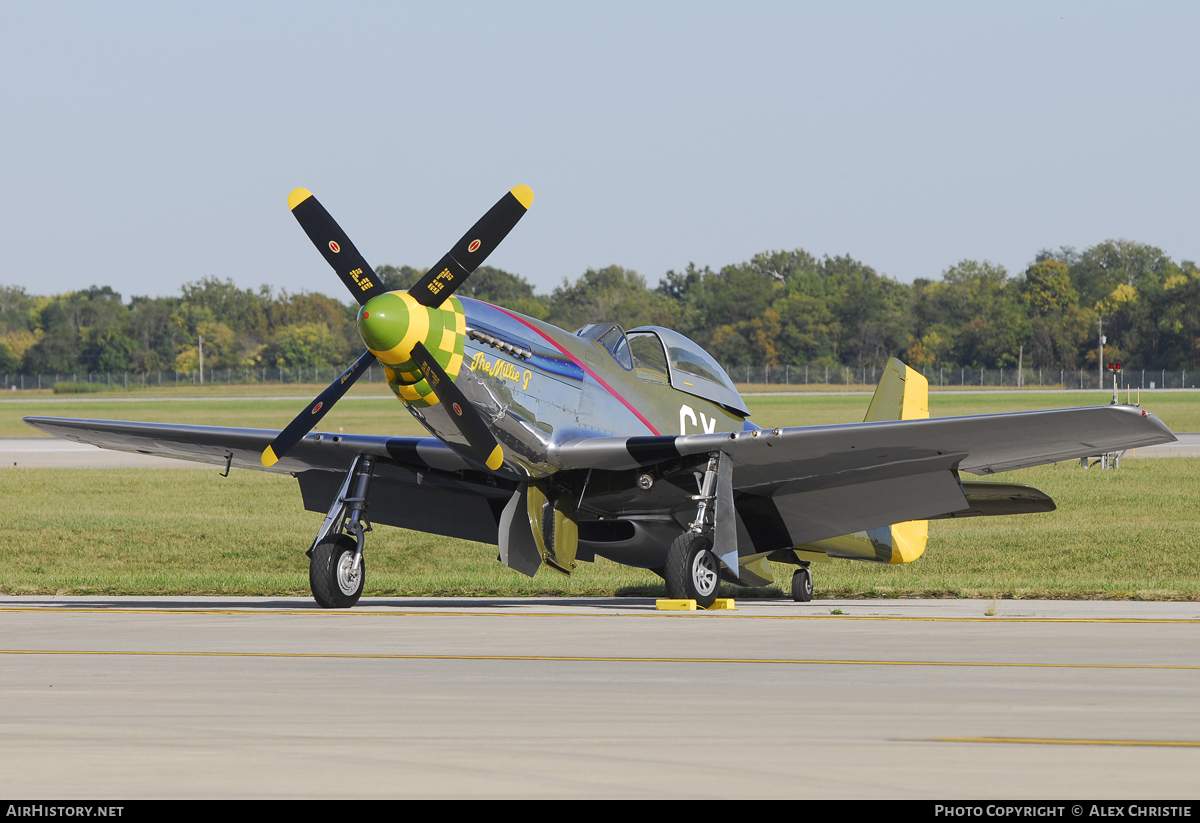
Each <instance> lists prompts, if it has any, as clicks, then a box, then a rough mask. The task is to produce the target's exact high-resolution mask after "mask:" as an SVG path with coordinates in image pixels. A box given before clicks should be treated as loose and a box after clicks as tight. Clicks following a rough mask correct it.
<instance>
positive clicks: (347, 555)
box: [337, 552, 362, 596]
mask: <svg viewBox="0 0 1200 823" xmlns="http://www.w3.org/2000/svg"><path fill="white" fill-rule="evenodd" d="M360 580H362V566H359V567H358V568H357V569H356V568H354V552H342V556H341V557H339V558H338V563H337V584H338V588H339V589H341V590H342V594H344V595H346V596H351V595H353V594H354V593H355V592H357V591H358V584H359V581H360Z"/></svg>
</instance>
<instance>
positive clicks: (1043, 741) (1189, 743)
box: [919, 737, 1200, 749]
mask: <svg viewBox="0 0 1200 823" xmlns="http://www.w3.org/2000/svg"><path fill="white" fill-rule="evenodd" d="M919 742H923V743H925V742H928V743H1029V744H1034V745H1040V746H1170V747H1176V748H1189V749H1200V741H1196V740H1076V739H1073V738H1060V737H933V738H926V739H924V740H920V741H919Z"/></svg>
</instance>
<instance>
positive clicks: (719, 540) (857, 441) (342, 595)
mask: <svg viewBox="0 0 1200 823" xmlns="http://www.w3.org/2000/svg"><path fill="white" fill-rule="evenodd" d="M532 202H533V192H532V191H531V190H530V189H529V188H528V187H527V186H517V187H516V188H514V189H512V190H511V191H509V192H508V193H507V194H505V195H504V197H502V198H501V199H500V201H499V202H498V203H496V205H495V206H493V207H492V209H491V210H490V211H488V213H487V214H485V215H484V216H483V218H482V219H480V221H479V222H478V223H476V224H475V225H474V226H473V227H472V228H471V230H470V231H468V232H467V233H466V234H465V235H463V237H462V239H461V240H459V241H458V243H457V244H456V245H455V246H454V247H453V248H451V249H450V251H449V252H448V253H447V254H446V255H445V256H444V257H443V258H442V259H441V260H439V261H438V263H437V264H436V265H435V266H433V267H432V268H431V269H429V271H428V273H427V274H426V275H425V276H424V277H423V278H422V279H421V281H420V282H419V283H417V284H416V285H415V286H413V287H412V288H411V289H409V290H408V291H407V292H400V291H388V290H387V289H386V288H384V287H383V285H381V284H380V283H379V281H378V278H377V277H376V276H375V273H374V269H373V268H372V267H371V266H370V265H369V264H368V263H367V261H366V260H365V259H364V258H363V256H362V254H360V253H359V251H358V249H356V248H355V246H354V244H353V243H352V242H351V241H350V238H349V237H347V236H346V234H345V232H343V231H342V229H341V227H340V226H338V224H337V223H336V222H335V221H334V219H333V218H332V217H331V216H330V215H329V213H328V212H327V211H326V210H325V208H324V207H323V206H322V205H321V204H320V203H319V202H318V201H317V199H316V198H315V197H313V196H312V194H311V193H310V192H309V191H307V190H306V189H296V190H295V191H293V192H292V193H291V195H290V196H289V197H288V206H289V207H290V208H291V210H292V214H293V215H294V216H295V217H296V220H297V221H298V222H299V223H300V226H301V227H302V228H303V229H304V231H305V233H306V234H307V235H308V236H309V239H310V240H312V242H313V244H314V245H315V246H316V247H317V249H318V251H320V252H321V254H322V256H324V258H325V260H326V261H327V262H328V263H329V265H330V266H331V267H333V269H334V271H335V272H337V274H338V276H339V277H340V278H341V280H342V282H343V283H344V284H345V286H346V288H347V289H349V291H350V293H351V294H353V295H354V297H355V299H356V300H357V301H358V302H359V304H360V305H361V307H360V309H359V312H358V320H357V323H358V332H359V335H360V336H361V338H362V341H363V343H364V344H365V345H366V348H367V350H366V352H364V353H363V354H362V356H361V357H359V358H358V360H357V361H355V363H354V364H353V365H352V366H350V368H348V369H346V371H345V372H344V373H343V374H342V375H341V376H340V377H339V378H338V379H337V380H335V381H334V382H333V384H332V385H330V386H329V388H327V389H325V391H323V392H322V393H321V394H320V395H319V396H318V397H317V398H316V399H315V400H314V401H313V403H312V404H311V405H309V406H308V407H307V408H305V410H304V411H302V412H301V413H300V414H299V416H297V417H296V419H295V420H293V421H292V422H291V424H289V425H288V427H287V428H285V429H283V430H282V431H267V430H261V429H242V428H224V427H215V426H173V425H165V424H156V423H136V422H126V421H113V420H74V419H63V418H50V417H26V418H25V420H26V421H27V422H28V423H30V424H31V425H33V426H36V427H37V428H39V429H41V430H43V431H46V432H48V433H50V434H53V435H57V436H59V437H64V438H67V439H71V440H77V441H81V442H85V443H93V444H95V445H97V446H102V447H104V448H108V449H120V450H124V451H134V452H139V453H142V454H153V455H161V456H165V457H177V458H182V459H186V460H197V461H202V462H209V463H215V464H218V465H221V464H224V465H225V467H226V470H227V471H228V469H229V468H230V467H238V468H245V469H258V470H265V471H273V472H283V473H288V474H291V475H293V476H294V477H296V478H297V480H298V481H299V483H300V492H301V494H302V495H303V498H304V506H305V508H306V509H308V510H310V511H325V512H328V514H327V516H326V518H325V522H324V524H323V525H322V526H321V529H320V531H318V533H317V536H316V539H315V540H314V541H313V544H312V547H311V548H310V549H309V550H308V556H309V558H310V564H309V581H310V583H311V586H312V593H313V597H314V598H315V599H316V601H317V603H319V604H320V605H321V606H323V607H325V608H348V607H350V606H353V605H354V604H355V603H356V602H358V599H359V597H360V595H361V594H362V591H363V584H364V581H365V579H366V564H365V562H364V559H363V548H364V544H365V540H364V532H365V531H367V530H369V528H370V524H372V523H375V524H380V523H382V524H387V525H392V526H400V527H403V528H407V529H415V530H417V531H424V532H432V533H434V534H442V535H448V536H451V537H460V538H465V539H467V540H476V541H479V542H482V543H492V544H497V545H498V546H499V560H500V562H501V563H503V564H505V565H506V566H508V567H510V568H512V569H514V570H516V571H518V572H521V573H522V574H526V575H529V576H533V574H534V573H535V572H536V571H537V570H538V568H539V567H540V566H541V565H542V564H543V563H545V564H546V565H547V566H549V567H551V568H553V569H556V570H558V571H559V572H562V573H564V574H570V573H571V572H572V571H573V570H574V569H575V567H576V564H577V563H579V562H590V561H593V560H595V558H596V556H600V557H606V558H608V559H610V560H614V561H616V562H618V563H624V564H628V565H631V566H639V567H642V568H646V569H652V570H654V571H655V572H657V573H658V574H660V575H661V576H662V577H663V578H664V579H665V580H666V588H667V592H668V595H669V596H670V597H674V598H687V599H694V600H696V601H697V603H698V604H699V605H701V606H708V605H711V604H712V603H713V601H714V600H715V598H716V596H717V592H718V589H719V587H720V583H721V580H722V579H724V580H727V581H729V582H731V583H735V584H741V585H765V584H767V583H769V582H770V581H771V580H772V579H773V578H772V571H771V566H770V563H769V562H768V561H776V562H781V563H787V564H791V565H795V566H797V567H798V568H797V569H796V571H795V572H794V574H793V576H792V595H793V597H794V598H795V599H796V600H798V601H807V600H809V599H811V598H812V574H811V572H810V568H809V565H810V564H811V563H814V562H828V561H829V559H830V558H846V559H850V560H861V561H866V562H871V563H910V562H912V561H913V560H915V559H917V558H918V557H919V556H920V555H921V553H922V552H923V551H924V549H925V541H926V526H927V523H926V521H927V520H929V519H933V518H948V517H974V516H991V515H1001V514H1019V513H1023V512H1040V511H1052V510H1053V509H1054V503H1053V501H1052V500H1051V499H1050V498H1049V497H1048V496H1047V495H1045V494H1044V493H1042V492H1040V491H1038V490H1037V489H1034V488H1032V487H1030V486H1026V485H1022V484H1017V483H997V482H980V481H971V480H964V479H963V477H962V475H963V473H969V474H973V475H990V474H993V473H995V472H1002V471H1007V470H1009V469H1018V468H1024V467H1026V466H1036V465H1040V464H1043V463H1052V462H1055V461H1059V460H1069V459H1072V458H1080V457H1086V456H1089V455H1096V454H1102V453H1107V452H1112V451H1117V450H1121V449H1128V448H1136V447H1139V446H1149V445H1152V444H1155V443H1166V442H1170V441H1172V440H1174V439H1175V436H1174V435H1173V434H1171V432H1170V430H1169V429H1168V428H1167V427H1166V426H1165V425H1164V424H1163V423H1162V422H1161V421H1160V420H1158V419H1157V418H1156V417H1154V416H1153V415H1151V414H1149V413H1147V412H1146V411H1144V410H1142V409H1139V408H1135V407H1132V406H1117V405H1113V406H1098V407H1090V408H1076V409H1060V410H1054V411H1038V412H1022V413H1018V414H990V415H978V416H972V417H949V418H939V419H928V418H929V411H928V384H927V382H926V381H925V378H923V377H922V376H921V375H919V374H918V373H916V372H915V371H913V370H912V369H909V368H907V367H906V366H905V365H904V364H903V363H901V362H900V361H898V360H892V361H891V362H890V363H889V364H888V366H887V368H886V370H885V372H884V376H883V378H882V379H881V381H880V383H879V387H878V388H877V390H876V392H875V396H874V398H873V399H872V401H871V405H870V407H869V409H868V411H867V415H866V421H865V422H863V423H860V424H851V425H837V426H806V427H795V428H784V429H762V428H759V427H758V426H756V425H754V424H753V423H751V422H750V421H749V419H748V418H749V416H750V412H749V410H748V409H747V408H746V405H745V403H744V402H743V401H742V398H741V396H740V395H739V394H738V392H737V390H736V389H735V388H734V386H733V383H732V382H731V381H730V379H729V377H728V375H726V374H725V372H724V370H722V368H721V367H720V366H719V365H718V364H717V362H716V361H715V360H713V359H712V358H711V357H710V356H709V355H708V354H707V353H705V352H704V350H703V349H701V348H700V347H699V346H697V345H696V344H695V343H693V342H692V341H690V340H688V339H687V338H686V337H684V336H682V335H680V334H678V333H676V332H674V331H671V330H670V329H665V328H659V327H655V326H643V327H639V328H636V329H631V330H629V331H625V330H623V329H622V328H621V327H620V326H617V325H614V324H612V323H596V324H593V325H588V326H584V327H583V328H581V329H579V330H578V331H576V332H575V333H573V334H572V333H569V332H566V331H564V330H562V329H559V328H556V327H555V326H551V325H549V324H547V323H543V322H541V321H538V320H535V319H533V318H531V317H525V316H523V315H520V314H518V313H516V312H512V311H509V310H507V309H504V308H501V307H499V306H493V305H490V304H488V303H484V302H482V301H478V300H472V299H470V298H465V297H456V296H455V294H454V293H455V291H456V290H457V289H458V287H459V286H461V285H462V283H463V281H464V280H466V278H467V277H469V276H470V274H471V272H473V271H474V270H475V269H476V268H477V267H478V266H479V265H480V264H481V263H482V262H483V261H484V260H485V259H487V257H488V255H489V254H491V252H492V251H493V250H494V249H495V248H496V246H497V245H498V244H499V243H500V241H502V240H503V239H504V237H505V236H506V235H507V234H508V233H509V231H511V230H512V228H513V227H514V226H515V225H516V224H517V221H518V220H520V219H521V217H522V216H524V214H525V212H526V210H528V208H529V206H530V205H531V204H532ZM376 360H378V361H379V362H380V364H381V365H382V367H383V371H384V374H385V375H386V376H387V381H388V385H389V386H390V387H391V389H392V391H393V392H394V393H395V394H396V397H398V398H399V399H400V400H401V401H402V402H403V403H404V405H405V407H406V408H407V410H408V412H409V413H410V414H412V416H413V417H415V418H416V419H417V420H418V421H419V422H420V423H421V424H422V425H423V426H424V427H425V428H426V429H427V430H428V431H429V433H430V436H429V437H389V436H387V435H348V434H329V433H323V432H312V429H313V428H314V427H315V426H316V425H317V424H318V423H319V422H320V420H321V418H322V417H323V416H324V415H325V414H326V413H327V412H328V411H329V409H330V408H332V407H333V404H334V403H336V402H337V401H338V399H339V398H341V397H342V396H343V395H344V394H345V393H346V392H347V391H348V390H349V389H350V387H351V386H352V385H353V384H354V382H355V381H356V380H357V379H358V378H359V377H361V376H362V374H363V372H364V371H366V369H367V367H368V365H370V364H372V363H374V362H375V361H376Z"/></svg>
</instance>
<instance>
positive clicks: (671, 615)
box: [0, 606, 1200, 625]
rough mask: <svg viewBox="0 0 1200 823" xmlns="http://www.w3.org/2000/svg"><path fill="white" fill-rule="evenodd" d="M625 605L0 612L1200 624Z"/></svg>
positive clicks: (1158, 620)
mask: <svg viewBox="0 0 1200 823" xmlns="http://www.w3.org/2000/svg"><path fill="white" fill-rule="evenodd" d="M636 608H637V607H635V606H630V607H627V609H628V610H627V611H620V612H616V613H614V612H602V613H599V614H596V613H586V612H585V613H580V612H498V611H412V610H397V611H357V610H350V609H338V610H325V609H287V610H283V609H279V610H276V609H248V608H247V609H189V608H179V609H136V608H120V609H102V608H95V607H82V608H74V607H70V606H0V613H4V612H13V613H16V612H34V613H36V612H49V613H54V614H211V615H234V616H238V615H240V616H247V617H249V616H271V615H292V616H296V615H304V616H319V615H324V616H327V617H331V618H332V617H658V618H668V619H692V620H697V619H698V620H704V619H706V618H720V619H723V620H843V621H848V620H876V621H894V622H902V623H1121V624H1125V623H1128V624H1135V625H1141V624H1144V623H1182V624H1200V618H1194V617H1179V618H1167V617H966V616H964V617H914V616H907V615H871V614H728V613H721V612H696V613H691V612H686V613H685V612H659V611H655V610H653V609H651V608H650V607H645V608H644V610H637V611H634V609H636Z"/></svg>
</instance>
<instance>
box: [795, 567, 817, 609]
mask: <svg viewBox="0 0 1200 823" xmlns="http://www.w3.org/2000/svg"><path fill="white" fill-rule="evenodd" d="M812 593H813V585H812V572H811V571H809V569H808V566H804V567H803V568H800V569H797V570H796V573H795V574H793V575H792V599H793V600H795V601H796V602H797V603H807V602H808V601H810V600H812Z"/></svg>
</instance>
